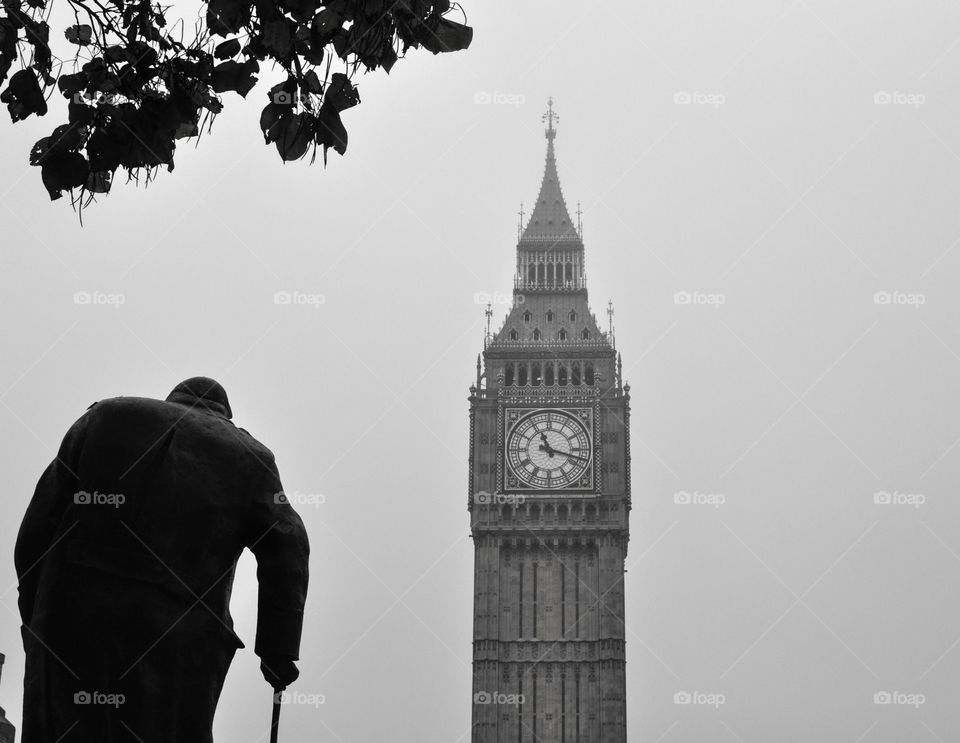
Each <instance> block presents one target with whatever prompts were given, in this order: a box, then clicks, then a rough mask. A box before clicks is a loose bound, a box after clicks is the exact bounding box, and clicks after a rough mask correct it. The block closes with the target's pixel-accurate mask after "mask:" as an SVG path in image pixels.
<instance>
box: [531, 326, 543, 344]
mask: <svg viewBox="0 0 960 743" xmlns="http://www.w3.org/2000/svg"><path fill="white" fill-rule="evenodd" d="M542 336H543V334H542V333H541V332H540V328H534V329H533V339H534V340H535V341H538V340H540V339H541V338H542Z"/></svg>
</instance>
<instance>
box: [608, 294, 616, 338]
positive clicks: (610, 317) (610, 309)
mask: <svg viewBox="0 0 960 743" xmlns="http://www.w3.org/2000/svg"><path fill="white" fill-rule="evenodd" d="M607 319H608V320H609V323H610V325H609V327H610V330H609V331H608V333H607V338H608V339H609V341H610V345H611V346H613V347H614V348H616V347H617V341H616V337H615V336H614V334H613V300H612V299H611V300H609V301H608V302H607Z"/></svg>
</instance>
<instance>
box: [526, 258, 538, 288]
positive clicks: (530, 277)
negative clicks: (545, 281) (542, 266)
mask: <svg viewBox="0 0 960 743" xmlns="http://www.w3.org/2000/svg"><path fill="white" fill-rule="evenodd" d="M527 281H528V282H529V283H531V284H533V283H536V281H537V267H536V266H535V265H533V264H532V263H531V264H530V267H529V268H528V269H527Z"/></svg>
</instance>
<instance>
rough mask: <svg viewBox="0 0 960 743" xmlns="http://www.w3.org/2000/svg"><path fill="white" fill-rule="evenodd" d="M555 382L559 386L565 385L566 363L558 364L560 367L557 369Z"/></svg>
mask: <svg viewBox="0 0 960 743" xmlns="http://www.w3.org/2000/svg"><path fill="white" fill-rule="evenodd" d="M557 384H559V385H560V386H561V387H566V386H567V365H566V364H560V368H559V369H558V370H557Z"/></svg>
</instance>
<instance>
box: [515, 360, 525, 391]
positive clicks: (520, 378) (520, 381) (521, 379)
mask: <svg viewBox="0 0 960 743" xmlns="http://www.w3.org/2000/svg"><path fill="white" fill-rule="evenodd" d="M517 385H519V386H520V387H526V386H527V365H526V364H520V368H519V369H518V370H517Z"/></svg>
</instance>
